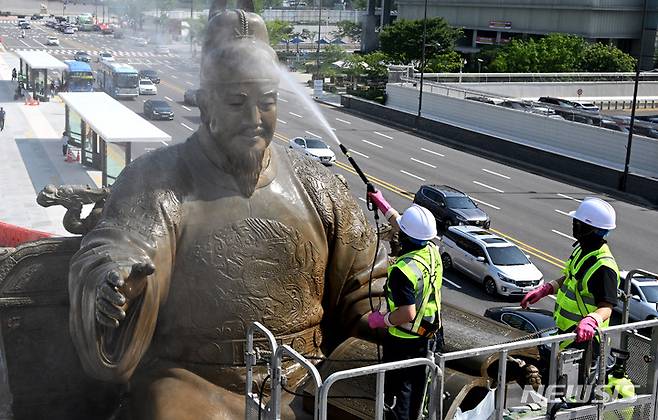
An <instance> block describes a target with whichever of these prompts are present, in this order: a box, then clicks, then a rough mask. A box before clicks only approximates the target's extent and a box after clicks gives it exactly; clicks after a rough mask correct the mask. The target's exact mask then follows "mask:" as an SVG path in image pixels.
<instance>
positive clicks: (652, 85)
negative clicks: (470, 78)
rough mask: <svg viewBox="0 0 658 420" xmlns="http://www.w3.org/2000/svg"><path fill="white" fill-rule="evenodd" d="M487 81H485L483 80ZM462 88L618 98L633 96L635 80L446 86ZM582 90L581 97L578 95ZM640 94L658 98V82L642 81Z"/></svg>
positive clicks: (519, 95)
mask: <svg viewBox="0 0 658 420" xmlns="http://www.w3.org/2000/svg"><path fill="white" fill-rule="evenodd" d="M483 80H484V78H483ZM443 85H445V86H452V87H454V88H459V89H468V90H476V91H480V92H487V93H491V94H493V95H499V96H505V97H508V98H532V99H535V100H536V99H538V98H539V97H540V96H555V97H558V98H577V97H578V96H581V97H583V100H585V98H592V97H594V98H614V97H632V96H633V87H634V85H635V83H634V82H633V81H606V82H590V81H577V82H560V81H546V82H488V83H471V82H469V83H443ZM579 91H580V95H578V92H579ZM639 92H642V95H641V96H643V97H654V98H655V97H658V81H642V82H640V85H639Z"/></svg>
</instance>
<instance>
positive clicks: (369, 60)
mask: <svg viewBox="0 0 658 420" xmlns="http://www.w3.org/2000/svg"><path fill="white" fill-rule="evenodd" d="M363 62H364V63H366V65H367V67H366V69H365V74H366V75H367V76H368V77H370V78H387V77H388V63H390V62H391V59H390V57H389V56H388V55H386V53H383V52H381V51H375V52H371V53H370V54H365V55H363Z"/></svg>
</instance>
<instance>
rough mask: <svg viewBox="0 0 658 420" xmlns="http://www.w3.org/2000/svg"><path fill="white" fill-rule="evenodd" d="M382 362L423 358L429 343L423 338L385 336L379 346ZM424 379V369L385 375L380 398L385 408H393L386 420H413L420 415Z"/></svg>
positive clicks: (392, 371) (391, 372) (412, 369)
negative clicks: (381, 344)
mask: <svg viewBox="0 0 658 420" xmlns="http://www.w3.org/2000/svg"><path fill="white" fill-rule="evenodd" d="M382 347H383V350H384V360H383V361H384V362H395V361H399V360H407V359H413V358H416V357H427V349H428V347H429V340H428V339H426V338H421V337H419V338H409V339H405V338H398V337H394V336H392V335H390V334H386V337H385V338H384V342H383V346H382ZM426 381H427V376H426V374H425V366H415V367H412V368H407V369H398V370H391V371H388V372H386V381H385V386H384V395H385V397H386V398H385V401H386V405H387V406H389V407H390V406H391V405H393V397H395V406H394V407H393V410H392V411H393V413H394V414H392V413H387V415H386V419H387V420H390V419H397V420H408V419H413V420H415V419H416V418H417V417H418V413H419V412H420V408H421V404H422V402H423V396H424V391H425V383H426Z"/></svg>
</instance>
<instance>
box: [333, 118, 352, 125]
mask: <svg viewBox="0 0 658 420" xmlns="http://www.w3.org/2000/svg"><path fill="white" fill-rule="evenodd" d="M336 121H340V122H342V123H345V124H352V123H351V122H349V121H345V120H341V119H340V118H336Z"/></svg>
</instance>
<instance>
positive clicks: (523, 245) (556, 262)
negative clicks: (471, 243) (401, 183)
mask: <svg viewBox="0 0 658 420" xmlns="http://www.w3.org/2000/svg"><path fill="white" fill-rule="evenodd" d="M274 136H275V137H276V138H277V139H278V140H281V141H282V142H284V143H286V144H288V139H287V138H286V137H285V136H283V135H281V134H279V133H274ZM336 166H338V167H339V168H341V169H343V170H345V171H347V172H350V173H352V174H354V175H358V174H357V173H356V171H355V170H354V169H353V168H352V166H350V165H349V164H346V163H343V162H339V161H336ZM365 175H366V177H367V178H368V179H369V180H370V181H371V182H372V183H373V184H376V185H378V186H381V187H383V188H385V189H387V190H389V191H391V192H393V193H395V194H398V195H400V196H402V197H404V198H406V199H408V200H413V198H414V196H413V194H411V193H410V192H408V191H405V190H403V189H402V188H399V187H397V186H395V185H393V184H391V183H389V182H386V181H384V180H382V179H379V178H377V177H374V176H372V175H370V174H367V173H366V174H365ZM489 230H491V231H492V232H494V233H496V234H498V235H500V236H502V237H504V238H506V239H509V240H510V241H512V242H514V243H516V244H517V245H518V246H519V248H521V249H523V250H524V251H525V252H527V253H528V254H531V255H534V256H535V257H537V258H539V259H541V260H543V261H545V262H547V263H549V264H552V265H554V266H555V267H557V268H560V269H561V268H564V262H563V261H562V260H560V259H559V258H557V257H554V256H552V255H551V254H548V253H546V252H544V251H541V250H539V249H537V248H535V247H533V246H531V245H528V244H526V243H525V242H523V241H520V240H518V239H516V238H514V237H512V236H510V235H507V234H505V233H503V232H501V231H499V230H496V229H489Z"/></svg>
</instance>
